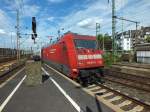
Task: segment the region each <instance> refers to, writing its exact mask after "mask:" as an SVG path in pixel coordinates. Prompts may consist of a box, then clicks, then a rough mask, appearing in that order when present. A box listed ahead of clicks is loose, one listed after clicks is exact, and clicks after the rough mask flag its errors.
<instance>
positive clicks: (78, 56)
mask: <svg viewBox="0 0 150 112" xmlns="http://www.w3.org/2000/svg"><path fill="white" fill-rule="evenodd" d="M95 47H96V37H95V36H87V35H78V34H74V33H71V32H69V33H66V34H65V35H64V36H63V37H62V38H60V40H59V41H57V42H56V43H55V44H52V45H49V46H48V47H45V48H43V49H42V59H43V61H45V62H47V63H49V64H50V65H51V66H54V67H55V68H56V69H58V70H60V71H62V72H63V73H65V74H67V75H68V76H69V77H70V78H73V79H76V78H77V77H78V76H79V72H81V71H83V70H84V71H90V72H91V71H92V70H97V69H101V68H103V66H104V63H103V59H102V53H103V51H102V50H97V49H95Z"/></svg>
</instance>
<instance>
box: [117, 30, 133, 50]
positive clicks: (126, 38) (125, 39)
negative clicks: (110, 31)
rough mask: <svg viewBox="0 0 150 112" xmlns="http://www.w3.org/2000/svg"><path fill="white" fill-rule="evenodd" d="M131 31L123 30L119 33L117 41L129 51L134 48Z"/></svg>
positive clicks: (122, 47)
mask: <svg viewBox="0 0 150 112" xmlns="http://www.w3.org/2000/svg"><path fill="white" fill-rule="evenodd" d="M131 41H132V40H131V32H130V31H127V32H123V33H120V34H118V35H117V43H118V45H119V47H120V48H121V49H122V50H125V51H129V50H131V49H132V42H131Z"/></svg>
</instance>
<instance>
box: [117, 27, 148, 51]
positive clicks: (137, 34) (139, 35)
mask: <svg viewBox="0 0 150 112" xmlns="http://www.w3.org/2000/svg"><path fill="white" fill-rule="evenodd" d="M147 36H150V27H141V29H140V30H128V31H125V32H122V33H119V34H117V37H116V39H117V43H118V46H120V47H121V49H122V50H125V51H128V50H132V49H134V48H135V46H136V44H140V43H145V38H146V37H147Z"/></svg>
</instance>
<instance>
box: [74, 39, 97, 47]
mask: <svg viewBox="0 0 150 112" xmlns="http://www.w3.org/2000/svg"><path fill="white" fill-rule="evenodd" d="M74 43H75V46H76V48H86V49H95V48H96V41H95V40H81V39H75V40H74Z"/></svg>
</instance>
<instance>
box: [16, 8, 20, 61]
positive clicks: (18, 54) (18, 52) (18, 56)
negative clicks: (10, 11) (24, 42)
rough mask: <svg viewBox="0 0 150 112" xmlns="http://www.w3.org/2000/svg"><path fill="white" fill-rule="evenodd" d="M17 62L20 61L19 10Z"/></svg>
mask: <svg viewBox="0 0 150 112" xmlns="http://www.w3.org/2000/svg"><path fill="white" fill-rule="evenodd" d="M16 29H17V32H16V33H17V61H19V60H20V44H19V43H20V25H19V9H17V25H16Z"/></svg>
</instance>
